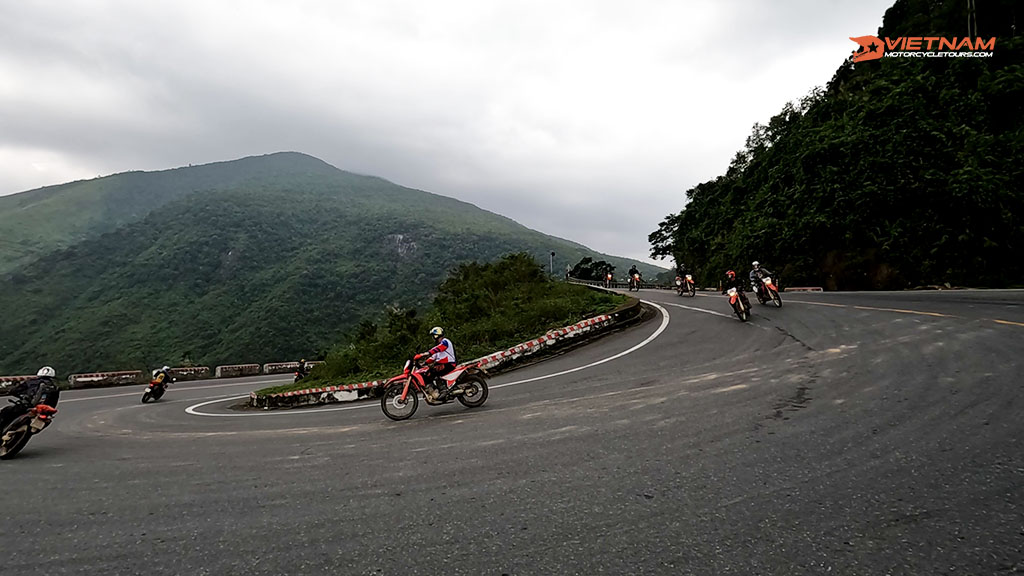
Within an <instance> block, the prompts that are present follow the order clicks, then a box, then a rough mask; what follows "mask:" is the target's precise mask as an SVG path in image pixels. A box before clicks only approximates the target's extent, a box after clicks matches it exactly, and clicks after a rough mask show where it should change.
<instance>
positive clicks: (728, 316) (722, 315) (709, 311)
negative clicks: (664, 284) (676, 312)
mask: <svg viewBox="0 0 1024 576" xmlns="http://www.w3.org/2000/svg"><path fill="white" fill-rule="evenodd" d="M662 304H664V305H666V306H675V307H676V308H685V309H687V310H693V311H694V312H703V313H705V314H714V315H715V316H721V317H722V318H732V314H723V313H721V312H715V311H714V310H705V309H704V308H697V307H695V306H684V305H683V304H673V303H671V302H662Z"/></svg>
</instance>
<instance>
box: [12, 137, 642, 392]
mask: <svg viewBox="0 0 1024 576" xmlns="http://www.w3.org/2000/svg"><path fill="white" fill-rule="evenodd" d="M268 158H269V162H268V161H267V160H268ZM232 162H235V161H232ZM254 165H258V166H259V168H256V167H254ZM241 166H242V167H243V168H244V169H243V170H238V168H239V167H240V165H239V164H231V163H230V162H229V163H225V165H222V166H219V167H218V168H219V169H220V170H216V169H215V170H213V172H220V173H221V176H226V178H225V179H224V180H221V181H220V182H217V181H215V179H210V178H206V177H205V176H203V175H202V174H201V176H203V177H202V178H196V177H193V178H190V179H187V180H186V182H187V183H188V185H189V186H179V187H178V188H175V189H172V188H171V184H170V183H168V182H167V181H166V180H167V178H168V175H169V171H162V172H161V173H159V174H157V175H156V177H155V179H154V180H153V181H155V182H156V185H155V186H153V187H150V188H142V192H140V194H147V195H149V196H150V198H149V199H148V202H149V204H150V205H156V204H157V202H155V201H154V200H153V197H154V196H160V195H164V196H163V197H162V198H163V200H166V201H162V202H161V203H159V205H157V207H156V208H153V209H151V210H150V211H149V212H147V213H145V214H142V215H141V216H140V215H138V214H137V213H135V212H132V210H138V209H139V208H138V206H141V205H146V204H147V200H143V201H142V202H140V203H139V204H137V205H136V207H135V208H132V209H124V208H125V207H119V208H121V210H120V212H118V217H119V218H120V219H121V220H122V221H119V222H118V223H116V224H115V223H113V222H106V226H96V227H93V228H92V229H87V228H84V227H83V228H79V229H77V230H76V231H74V234H70V235H65V236H64V237H63V239H62V241H63V242H66V245H63V246H61V245H57V244H56V243H54V244H52V245H51V247H50V248H49V249H48V250H47V251H44V252H42V253H41V254H39V255H38V256H36V257H35V258H32V259H29V260H28V261H26V262H22V263H19V264H18V265H16V266H14V267H11V268H8V269H7V270H6V271H3V272H0V309H3V310H5V311H7V310H9V311H10V313H8V314H5V319H4V322H5V330H4V331H3V334H0V373H2V372H23V371H26V370H34V369H35V368H37V367H38V366H35V365H36V364H40V363H50V364H58V363H59V364H61V366H62V367H63V368H62V370H65V371H66V370H93V369H114V368H120V367H123V366H141V365H151V364H162V363H179V362H187V361H194V362H201V363H206V364H215V363H225V362H240V361H246V362H248V361H258V362H265V361H273V360H279V359H287V358H292V357H298V356H311V355H313V354H315V353H316V352H318V351H322V350H325V349H327V348H329V347H331V346H333V345H334V344H336V343H337V342H338V341H339V340H341V339H343V338H344V336H345V334H346V333H347V331H348V330H349V329H351V328H352V327H353V326H355V324H356V323H357V322H359V321H360V320H363V319H373V318H375V317H378V316H379V315H380V314H381V313H382V311H383V309H384V307H385V306H398V307H419V308H422V307H423V306H425V305H426V304H427V303H428V302H429V301H430V297H431V294H432V292H433V291H434V290H435V289H436V287H437V285H438V284H439V283H440V281H441V280H443V278H444V276H445V273H446V272H447V271H448V270H449V269H452V268H454V267H455V266H457V265H458V264H461V263H465V262H468V261H473V260H478V261H479V260H482V261H491V260H494V259H496V258H498V257H500V256H502V255H504V254H508V253H512V252H519V251H526V252H529V253H531V254H533V255H534V257H535V258H536V259H537V260H538V262H542V263H544V264H547V263H548V253H549V251H550V250H554V251H556V254H557V258H556V266H555V270H562V269H564V267H565V265H566V264H574V263H575V262H576V261H578V260H579V259H580V258H582V257H583V256H592V257H595V258H603V259H605V260H608V261H611V262H613V263H615V264H616V265H617V266H620V267H623V266H628V264H629V262H630V261H629V260H627V259H623V258H617V257H614V256H608V255H603V254H600V253H597V252H595V251H592V250H589V249H587V248H586V247H585V246H583V245H581V244H578V243H574V242H571V241H567V240H562V239H559V238H556V237H553V236H550V235H547V234H544V233H541V232H538V231H535V230H531V229H529V228H527V227H525V226H523V225H521V224H519V223H517V222H515V221H514V220H512V219H510V218H507V217H504V216H501V215H498V214H494V213H492V212H489V211H486V210H484V209H481V208H479V207H477V206H475V205H473V204H470V203H467V202H463V201H460V200H457V199H454V198H449V197H445V196H441V195H438V194H433V193H430V192H425V191H421V190H415V189H412V188H406V187H403V186H398V185H395V184H393V183H390V182H388V181H387V180H384V179H382V178H378V177H375V176H365V175H357V174H352V173H348V172H345V171H343V170H339V169H337V168H335V167H333V166H330V165H329V164H327V163H325V162H323V161H321V160H319V159H316V158H313V157H312V156H307V155H302V154H299V153H277V154H274V155H270V156H264V157H248V158H247V159H245V162H244V163H243V164H242V165H241ZM193 168H195V167H193ZM225 168H226V169H227V170H223V169H225ZM172 170H180V169H172ZM243 173H244V174H243ZM178 174H181V173H178ZM171 175H172V176H173V173H172V174H171ZM191 175H192V176H195V173H194V172H193V173H191ZM150 176H152V173H148V172H142V173H136V172H133V173H130V174H128V175H124V174H123V175H122V178H128V179H129V181H130V182H131V183H132V185H134V186H146V185H147V184H148V183H149V181H150V179H149V177H150ZM105 178H112V177H105ZM196 182H202V183H204V184H207V185H205V186H191V185H192V184H194V183H196ZM225 182H226V183H225ZM103 184H104V186H102V187H93V188H87V189H86V193H87V196H88V195H91V196H92V198H91V199H92V200H96V199H97V198H99V200H98V201H104V200H105V199H107V200H109V199H110V198H115V199H121V198H124V196H125V195H126V194H127V192H126V190H128V188H129V186H128V185H127V184H125V182H124V181H123V180H121V181H117V180H116V179H115V180H114V181H109V180H108V181H106V182H104V183H103ZM190 186H191V187H192V188H195V189H191V190H182V188H183V187H184V188H188V187H190ZM26 198H31V196H27V197H26ZM167 198H170V199H167ZM157 200H160V198H157ZM21 201H22V202H24V199H21ZM82 203H83V202H79V203H78V204H77V205H76V206H75V207H76V208H80V207H81V204H82ZM26 204H27V203H26ZM2 208H3V207H2V206H0V222H2V221H3V220H2V218H3V217H4V216H7V215H9V213H10V210H7V211H4V210H3V209H2ZM43 208H45V209H46V210H50V211H52V210H53V207H52V206H51V205H48V204H44V205H43ZM104 209H106V208H105V207H104ZM115 210H116V209H115ZM76 234H77V235H80V237H76V236H75V235H76ZM638 266H640V267H641V268H642V269H644V268H645V269H647V270H652V269H655V268H654V267H652V266H649V265H645V264H644V263H638ZM623 269H624V268H623ZM40 365H41V364H40Z"/></svg>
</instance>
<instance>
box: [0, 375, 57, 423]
mask: <svg viewBox="0 0 1024 576" xmlns="http://www.w3.org/2000/svg"><path fill="white" fill-rule="evenodd" d="M56 376H57V373H56V372H55V371H54V369H53V368H51V367H49V366H43V367H42V368H40V369H39V371H38V372H36V377H35V378H32V379H30V380H25V381H24V382H19V383H18V384H15V385H14V387H13V388H11V391H10V395H11V396H14V397H15V398H17V399H18V402H17V403H15V404H11V405H10V406H5V407H4V408H3V409H0V431H3V430H4V428H7V426H9V425H10V424H11V422H14V421H15V420H16V419H17V418H18V416H21V415H22V414H24V413H26V412H28V411H29V410H31V409H32V407H34V406H36V405H38V404H46V405H47V406H50V407H51V408H56V407H57V402H58V401H59V400H60V388H58V387H57V379H56Z"/></svg>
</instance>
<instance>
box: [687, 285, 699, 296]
mask: <svg viewBox="0 0 1024 576" xmlns="http://www.w3.org/2000/svg"><path fill="white" fill-rule="evenodd" d="M688 292H689V293H690V298H693V297H694V296H696V295H697V287H696V286H694V285H693V284H690V289H689V291H688Z"/></svg>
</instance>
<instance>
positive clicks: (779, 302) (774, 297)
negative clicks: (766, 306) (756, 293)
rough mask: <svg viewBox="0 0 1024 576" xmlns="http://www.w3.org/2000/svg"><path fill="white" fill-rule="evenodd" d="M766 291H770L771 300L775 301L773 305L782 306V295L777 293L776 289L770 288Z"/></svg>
mask: <svg viewBox="0 0 1024 576" xmlns="http://www.w3.org/2000/svg"><path fill="white" fill-rule="evenodd" d="M768 291H769V292H771V294H772V302H775V307H776V308H782V296H779V293H778V292H777V291H775V290H772V289H770V288H769V289H768Z"/></svg>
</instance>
